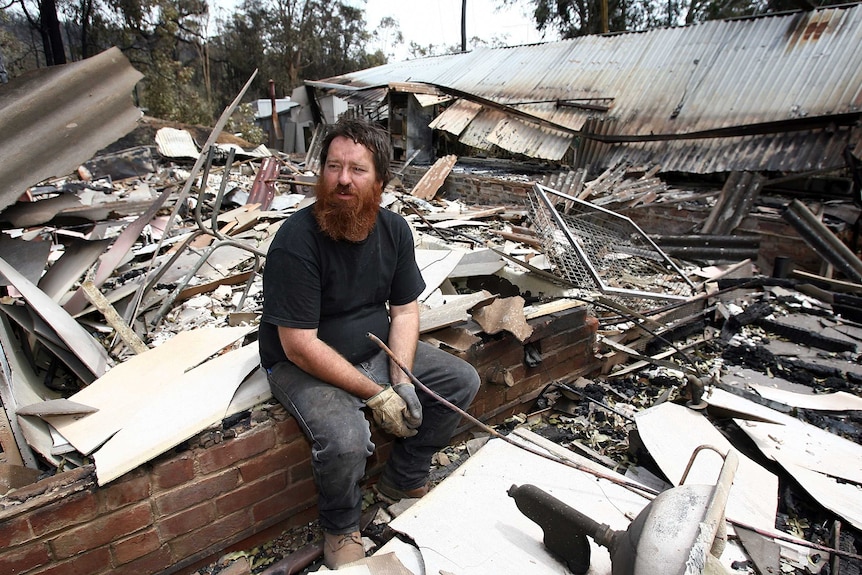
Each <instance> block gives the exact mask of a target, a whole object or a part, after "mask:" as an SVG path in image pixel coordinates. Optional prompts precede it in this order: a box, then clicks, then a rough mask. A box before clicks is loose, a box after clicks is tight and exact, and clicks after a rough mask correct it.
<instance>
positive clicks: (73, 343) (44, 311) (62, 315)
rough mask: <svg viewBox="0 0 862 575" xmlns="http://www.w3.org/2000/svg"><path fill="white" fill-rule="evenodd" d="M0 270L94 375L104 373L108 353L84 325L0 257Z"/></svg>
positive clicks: (107, 364) (106, 367)
mask: <svg viewBox="0 0 862 575" xmlns="http://www.w3.org/2000/svg"><path fill="white" fill-rule="evenodd" d="M0 273H2V274H3V275H4V276H6V279H8V280H9V281H10V282H12V285H13V286H15V289H17V290H18V292H19V293H20V294H21V295H22V296H23V297H24V299H25V300H26V301H27V303H28V304H29V305H30V307H31V308H33V309H34V310H35V311H36V313H38V314H39V316H41V317H42V319H44V320H45V321H46V322H47V323H48V324H49V325H50V326H51V328H52V329H53V330H54V331H56V332H57V334H58V335H59V336H60V339H62V340H63V342H64V343H65V344H66V345H67V346H68V348H69V350H70V351H71V352H72V353H74V354H75V356H77V357H78V359H80V360H81V361H82V362H83V363H84V365H86V366H87V369H89V370H90V371H91V372H92V373H93V375H94V376H96V377H100V376H102V375H104V373H105V372H106V371H107V370H108V367H109V365H110V358H109V357H108V352H107V351H105V348H104V347H102V346H101V345H100V344H99V343H98V342H97V341H96V340H95V339H94V338H93V337H92V336H91V335H90V334H89V333H87V331H86V330H85V329H84V328H83V327H81V324H79V323H78V322H77V321H75V319H74V318H73V317H72V316H70V315H69V313H68V312H67V311H66V310H64V309H63V308H61V307H60V306H59V305H58V304H57V302H55V301H54V300H52V299H51V298H49V297H48V296H47V295H46V294H45V292H43V291H42V290H40V289H39V288H37V287H36V286H35V285H34V284H33V283H32V282H30V281H29V280H28V279H27V278H25V277H24V276H22V275H21V274H20V273H18V271H17V270H16V269H15V268H13V267H12V266H10V265H9V264H8V263H7V262H6V261H5V260H4V259H2V258H0Z"/></svg>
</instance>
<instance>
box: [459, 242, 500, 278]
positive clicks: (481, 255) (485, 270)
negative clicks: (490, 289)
mask: <svg viewBox="0 0 862 575" xmlns="http://www.w3.org/2000/svg"><path fill="white" fill-rule="evenodd" d="M505 266H506V262H505V261H504V260H503V258H502V257H501V256H500V255H499V254H498V253H497V252H495V251H493V250H491V249H488V248H477V249H474V250H471V251H468V252H464V254H463V256H462V257H461V260H460V261H459V262H458V265H457V266H456V267H455V269H453V270H452V272H451V273H450V274H449V277H450V278H470V277H473V276H489V275H493V274H495V273H497V272H498V271H500V270H501V269H503V268H504V267H505Z"/></svg>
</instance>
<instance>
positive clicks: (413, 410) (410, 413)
mask: <svg viewBox="0 0 862 575" xmlns="http://www.w3.org/2000/svg"><path fill="white" fill-rule="evenodd" d="M392 389H394V390H395V393H397V394H398V395H400V396H401V399H403V400H404V403H406V404H407V412H406V413H405V414H404V421H406V422H407V427H409V428H411V429H419V426H420V425H422V404H421V403H419V398H418V397H417V396H416V388H415V387H413V384H412V383H396V384H395V385H393V386H392Z"/></svg>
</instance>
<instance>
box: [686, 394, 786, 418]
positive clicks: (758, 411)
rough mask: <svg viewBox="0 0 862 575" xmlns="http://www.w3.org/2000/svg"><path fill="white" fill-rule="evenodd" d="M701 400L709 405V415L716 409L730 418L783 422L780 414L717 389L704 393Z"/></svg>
mask: <svg viewBox="0 0 862 575" xmlns="http://www.w3.org/2000/svg"><path fill="white" fill-rule="evenodd" d="M703 399H704V401H706V402H707V403H708V404H709V410H710V413H714V410H715V409H716V408H717V409H720V410H721V411H723V412H725V413H730V414H732V415H731V416H732V417H740V418H742V419H757V420H760V421H769V422H771V423H780V422H781V421H783V420H782V419H781V415H782V414H781V413H780V412H778V411H775V410H774V409H771V408H769V407H766V406H765V405H760V404H759V403H755V402H753V401H750V400H748V399H745V398H744V397H740V396H738V395H735V394H733V393H730V392H729V391H725V390H723V389H721V388H719V387H713V388H711V389H710V390H709V391H707V392H706V393H704V395H703Z"/></svg>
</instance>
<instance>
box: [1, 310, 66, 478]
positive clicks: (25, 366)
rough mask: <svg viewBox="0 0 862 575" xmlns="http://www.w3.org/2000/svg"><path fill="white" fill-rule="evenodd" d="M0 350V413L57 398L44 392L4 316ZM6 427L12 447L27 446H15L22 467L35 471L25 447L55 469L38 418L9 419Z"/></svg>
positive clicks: (44, 426) (43, 426) (44, 427)
mask: <svg viewBox="0 0 862 575" xmlns="http://www.w3.org/2000/svg"><path fill="white" fill-rule="evenodd" d="M0 347H2V349H0V351H2V353H0V364H2V368H3V374H4V377H2V378H0V401H2V403H3V407H0V409H3V408H5V409H6V410H8V413H10V414H11V413H13V412H14V410H15V409H17V408H19V407H26V406H28V405H33V404H35V403H39V402H41V401H44V400H50V399H56V398H58V397H59V396H60V394H59V393H58V392H56V391H53V390H50V389H48V387H46V386H45V383H44V379H43V378H42V377H41V376H39V375H37V374H36V373H35V372H34V371H33V367H32V366H31V364H30V361H29V357H28V354H27V353H26V352H25V351H24V349H23V347H22V345H21V342H20V341H19V340H18V338H16V337H15V336H14V335H13V334H12V327H11V325H10V324H9V321H8V319H7V318H6V317H5V316H0ZM9 424H10V426H11V427H12V431H13V432H14V433H15V439H16V443H18V442H24V443H26V444H27V445H23V446H22V445H18V450H19V451H20V452H21V458H22V460H23V462H24V464H25V465H27V466H28V467H34V468H35V467H38V464H37V463H36V459H35V457H34V456H33V453H32V452H31V451H30V450H29V449H27V446H30V448H32V449H33V450H35V451H36V452H37V453H39V454H41V455H42V456H43V457H44V458H45V460H46V461H49V462H51V463H53V464H54V465H59V463H60V461H59V459H57V458H56V457H54V456H53V455H52V454H51V446H52V445H53V441H52V440H51V436H50V433H49V431H48V425H47V424H46V423H45V422H44V421H42V420H41V419H39V418H38V417H11V418H10V421H9ZM19 433H20V434H19ZM21 436H23V438H22V437H21Z"/></svg>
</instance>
